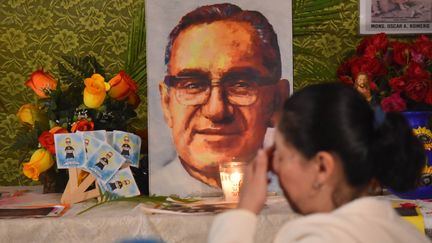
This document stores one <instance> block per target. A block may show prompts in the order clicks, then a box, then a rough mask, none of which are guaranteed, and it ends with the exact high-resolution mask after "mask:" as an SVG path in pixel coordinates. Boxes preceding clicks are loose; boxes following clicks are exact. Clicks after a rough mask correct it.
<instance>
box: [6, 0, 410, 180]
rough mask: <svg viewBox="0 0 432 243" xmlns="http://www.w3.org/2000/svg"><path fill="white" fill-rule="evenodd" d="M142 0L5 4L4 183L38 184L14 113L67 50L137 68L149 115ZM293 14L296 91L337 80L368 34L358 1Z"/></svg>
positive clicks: (297, 8)
mask: <svg viewBox="0 0 432 243" xmlns="http://www.w3.org/2000/svg"><path fill="white" fill-rule="evenodd" d="M144 1H145V0H3V1H0V65H1V67H0V185H28V184H31V183H32V182H31V180H29V179H27V178H25V177H24V176H23V175H22V173H21V162H20V161H22V160H23V159H28V158H29V156H30V155H31V154H24V153H22V151H16V150H12V149H11V145H12V144H13V142H14V137H15V134H16V130H17V128H18V126H19V122H18V120H17V118H16V117H15V113H16V112H17V111H18V109H19V107H20V106H21V105H23V104H26V103H30V102H33V101H34V99H35V96H34V94H33V92H32V91H31V90H30V89H29V88H26V87H25V86H24V82H25V81H26V80H27V79H28V78H29V76H30V74H31V73H32V72H33V71H34V70H36V69H38V68H43V69H44V70H47V71H49V72H52V73H54V75H56V72H57V67H56V63H57V61H58V60H60V57H61V56H63V55H75V56H83V55H88V54H91V55H94V56H96V58H97V60H98V61H99V62H100V63H101V64H102V66H104V67H105V70H106V72H107V74H108V75H109V76H112V75H114V74H115V73H117V72H118V71H119V70H121V69H124V68H126V69H127V71H128V72H133V73H135V74H134V78H135V80H137V81H138V83H139V85H140V95H141V97H142V100H143V103H142V105H141V106H140V110H139V114H140V115H141V117H144V118H145V115H146V100H145V90H146V85H145V81H144V80H145V75H146V72H145V55H144V54H143V53H144V52H145V49H144V48H145V43H144V41H145V32H144V19H143V16H144V14H143V13H144ZM293 18H294V20H293V22H294V28H293V30H294V31H293V35H294V41H293V42H294V43H293V45H294V90H297V89H299V88H301V87H304V86H306V85H308V84H311V83H317V82H328V81H333V80H336V69H337V67H338V66H339V64H340V63H341V62H342V60H344V59H345V58H346V57H347V56H348V55H350V54H352V53H353V51H354V47H355V46H356V45H357V44H358V42H359V41H360V39H361V38H362V36H359V35H358V0H293ZM404 38H412V37H404ZM283 44H284V43H280V45H283ZM285 44H291V43H285Z"/></svg>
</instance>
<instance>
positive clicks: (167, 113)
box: [159, 81, 173, 128]
mask: <svg viewBox="0 0 432 243" xmlns="http://www.w3.org/2000/svg"><path fill="white" fill-rule="evenodd" d="M159 93H160V97H161V106H162V112H163V116H164V119H165V122H166V123H167V125H168V127H170V128H172V125H173V122H172V117H171V110H170V108H169V105H170V96H169V90H168V87H167V86H166V84H165V83H164V82H163V81H161V82H160V83H159Z"/></svg>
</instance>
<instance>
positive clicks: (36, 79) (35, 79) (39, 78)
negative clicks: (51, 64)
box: [25, 70, 57, 98]
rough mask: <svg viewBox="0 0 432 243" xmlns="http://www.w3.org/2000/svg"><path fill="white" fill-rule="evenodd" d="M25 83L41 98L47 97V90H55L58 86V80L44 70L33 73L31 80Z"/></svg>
mask: <svg viewBox="0 0 432 243" xmlns="http://www.w3.org/2000/svg"><path fill="white" fill-rule="evenodd" d="M25 85H27V86H28V87H30V88H31V89H32V90H33V91H34V92H35V93H36V95H37V96H39V97H41V98H47V97H48V96H47V95H46V94H45V92H49V91H50V90H55V89H56V88H57V81H56V80H55V79H54V78H53V77H52V76H51V75H50V74H49V73H46V72H44V71H43V70H37V71H35V72H33V73H32V74H31V77H30V79H29V80H27V81H26V82H25Z"/></svg>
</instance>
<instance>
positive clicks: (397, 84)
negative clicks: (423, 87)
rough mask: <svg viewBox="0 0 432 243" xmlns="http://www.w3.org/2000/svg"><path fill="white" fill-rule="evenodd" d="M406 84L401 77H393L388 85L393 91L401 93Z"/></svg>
mask: <svg viewBox="0 0 432 243" xmlns="http://www.w3.org/2000/svg"><path fill="white" fill-rule="evenodd" d="M406 84H407V82H406V80H405V78H403V77H395V78H392V79H390V82H389V85H390V87H391V88H392V90H394V91H403V90H404V89H405V86H406Z"/></svg>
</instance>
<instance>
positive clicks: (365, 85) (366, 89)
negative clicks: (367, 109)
mask: <svg viewBox="0 0 432 243" xmlns="http://www.w3.org/2000/svg"><path fill="white" fill-rule="evenodd" d="M354 88H355V89H356V90H357V91H358V92H360V94H362V95H363V96H364V97H365V98H366V100H367V101H368V102H369V103H371V101H372V94H371V89H370V85H369V76H368V75H367V74H366V73H359V74H358V75H357V77H356V79H355V82H354Z"/></svg>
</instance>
